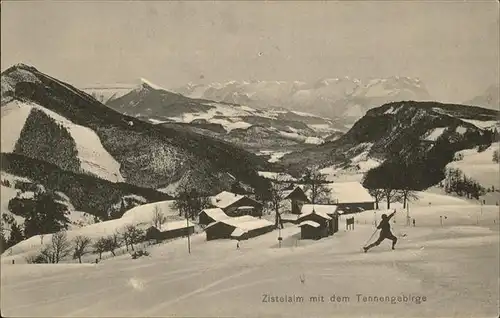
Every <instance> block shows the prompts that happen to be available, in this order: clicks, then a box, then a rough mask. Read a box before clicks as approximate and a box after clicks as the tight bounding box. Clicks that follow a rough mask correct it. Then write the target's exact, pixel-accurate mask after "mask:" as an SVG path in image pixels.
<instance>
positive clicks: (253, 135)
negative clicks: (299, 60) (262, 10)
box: [106, 79, 348, 151]
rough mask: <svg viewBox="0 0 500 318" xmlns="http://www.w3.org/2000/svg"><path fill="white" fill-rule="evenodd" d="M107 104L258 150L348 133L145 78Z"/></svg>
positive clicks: (301, 116) (320, 121) (297, 115)
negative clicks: (185, 93)
mask: <svg viewBox="0 0 500 318" xmlns="http://www.w3.org/2000/svg"><path fill="white" fill-rule="evenodd" d="M115 96H116V95H115ZM106 104H107V106H109V107H111V108H113V109H115V110H117V111H119V112H121V113H123V114H126V115H130V116H134V117H136V118H140V119H143V120H146V121H148V122H151V123H154V124H158V125H162V126H165V127H175V126H177V127H178V126H183V127H185V129H192V130H193V131H196V132H198V133H201V134H204V135H209V136H211V137H214V138H218V139H222V140H225V141H228V142H231V143H234V144H237V145H240V146H244V147H246V148H248V147H250V148H252V149H253V150H257V151H259V150H269V149H277V148H283V147H287V148H290V147H291V148H294V147H295V148H296V147H300V146H304V145H310V144H319V143H322V142H323V141H324V139H325V138H328V137H330V136H332V135H334V136H337V135H339V134H341V133H342V132H344V131H347V129H348V127H346V126H344V125H342V124H340V123H337V122H336V121H334V120H331V119H325V118H321V117H319V116H316V115H311V114H308V113H303V112H298V111H290V110H287V109H283V108H281V109H278V108H273V109H271V108H270V109H255V108H252V107H248V106H244V105H239V104H230V103H225V102H214V101H211V100H206V99H193V98H189V97H185V96H183V95H181V94H178V93H172V92H169V91H167V90H165V89H162V88H160V87H158V86H156V85H154V84H152V83H150V82H148V81H146V80H144V79H142V83H141V84H140V85H138V86H136V87H135V88H134V89H132V90H130V91H129V92H128V93H126V94H122V96H120V97H116V98H111V99H109V100H108V102H107V103H106Z"/></svg>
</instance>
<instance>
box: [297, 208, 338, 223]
mask: <svg viewBox="0 0 500 318" xmlns="http://www.w3.org/2000/svg"><path fill="white" fill-rule="evenodd" d="M318 206H319V205H318V204H304V205H303V206H302V210H301V212H302V211H303V212H302V213H301V214H300V215H299V219H301V218H303V217H305V216H308V215H310V214H313V213H314V214H317V215H319V216H321V217H322V218H323V219H326V220H331V219H332V218H331V217H330V216H328V214H327V213H326V212H325V210H326V209H324V208H322V209H321V210H317V209H316V207H318ZM304 207H305V209H304ZM329 211H332V209H330V210H329Z"/></svg>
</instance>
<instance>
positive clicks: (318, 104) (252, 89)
mask: <svg viewBox="0 0 500 318" xmlns="http://www.w3.org/2000/svg"><path fill="white" fill-rule="evenodd" d="M175 91H177V92H178V93H181V94H183V95H186V96H189V97H192V98H204V99H209V100H214V101H220V102H227V103H236V104H243V105H248V106H251V107H255V108H269V107H282V108H286V109H291V110H299V111H300V110H305V109H307V111H308V112H310V113H313V114H316V115H320V116H324V117H327V118H333V119H336V118H341V119H343V120H344V121H345V122H346V123H351V124H352V123H354V122H355V121H356V120H357V119H359V118H361V117H362V116H363V115H364V114H365V113H366V111H368V110H369V109H371V108H373V107H377V106H380V105H382V104H385V103H388V102H393V101H401V100H429V99H430V96H429V93H428V92H427V89H426V88H425V85H424V84H423V83H422V82H421V81H420V80H419V79H414V78H409V77H398V76H394V77H389V78H380V79H370V80H366V81H361V80H359V79H352V78H349V77H343V78H327V79H321V80H319V81H316V82H312V83H306V82H299V81H293V82H286V81H253V82H245V81H242V82H237V81H231V82H227V83H212V84H193V83H190V84H187V85H185V86H183V87H180V88H178V89H176V90H175Z"/></svg>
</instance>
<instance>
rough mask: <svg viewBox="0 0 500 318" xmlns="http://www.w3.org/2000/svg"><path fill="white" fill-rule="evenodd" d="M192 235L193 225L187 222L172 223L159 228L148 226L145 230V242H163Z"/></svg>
mask: <svg viewBox="0 0 500 318" xmlns="http://www.w3.org/2000/svg"><path fill="white" fill-rule="evenodd" d="M193 233H194V225H193V224H192V223H191V222H189V221H172V222H167V223H164V224H162V225H161V226H160V227H156V226H150V227H149V228H148V229H147V230H146V240H156V241H163V240H168V239H173V238H177V237H182V236H187V235H191V234H193Z"/></svg>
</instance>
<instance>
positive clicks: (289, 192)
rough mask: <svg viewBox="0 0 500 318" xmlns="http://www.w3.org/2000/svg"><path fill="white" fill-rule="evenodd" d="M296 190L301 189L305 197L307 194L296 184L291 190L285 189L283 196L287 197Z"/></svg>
mask: <svg viewBox="0 0 500 318" xmlns="http://www.w3.org/2000/svg"><path fill="white" fill-rule="evenodd" d="M296 190H300V191H302V192H303V193H304V195H305V196H306V197H307V195H306V194H305V192H304V189H303V187H301V186H296V187H295V188H293V189H292V190H285V191H283V198H284V199H288V197H289V196H290V195H291V194H292V193H293V192H295V191H296Z"/></svg>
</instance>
